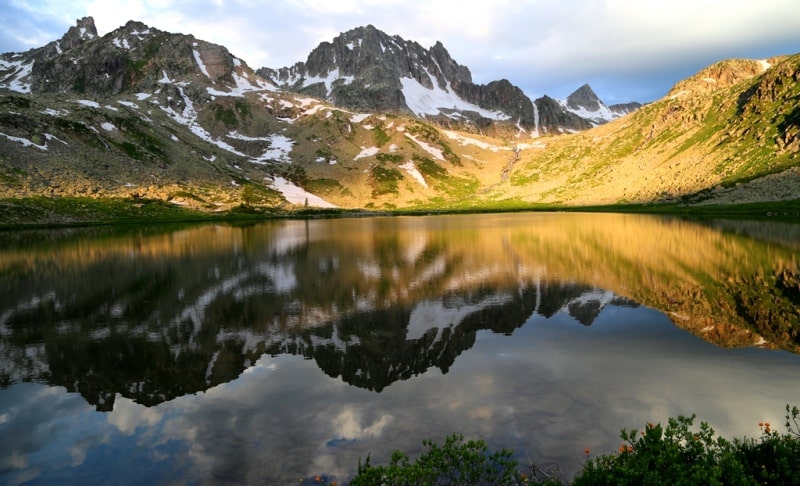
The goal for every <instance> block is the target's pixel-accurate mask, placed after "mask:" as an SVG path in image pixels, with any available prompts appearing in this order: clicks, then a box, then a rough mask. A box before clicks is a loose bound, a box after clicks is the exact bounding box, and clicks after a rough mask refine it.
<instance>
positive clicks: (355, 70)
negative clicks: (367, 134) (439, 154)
mask: <svg viewBox="0 0 800 486" xmlns="http://www.w3.org/2000/svg"><path fill="white" fill-rule="evenodd" d="M257 72H258V73H259V74H260V75H261V76H263V77H265V78H267V79H270V80H271V81H273V82H274V83H276V84H278V85H280V86H282V87H284V88H285V89H289V90H293V91H298V92H302V93H307V94H311V95H314V96H319V97H321V98H324V99H326V100H328V101H330V102H332V103H334V104H336V105H339V106H344V107H347V108H351V109H356V110H388V111H397V112H406V113H412V114H416V115H419V113H418V112H416V111H415V110H414V107H413V100H411V99H410V98H409V97H410V96H411V93H410V92H411V91H412V89H411V88H406V89H404V88H405V87H406V86H409V82H410V81H413V82H415V83H416V84H410V86H418V87H419V88H421V89H425V90H430V91H431V92H432V93H431V95H430V96H431V98H433V99H434V102H436V100H435V98H436V97H437V96H439V97H441V96H445V97H446V95H449V97H450V98H460V100H461V101H463V102H465V103H466V104H474V105H476V108H481V109H485V110H489V111H494V112H501V113H502V114H504V115H505V118H507V119H512V120H514V121H515V122H519V123H520V124H521V125H522V126H524V127H531V128H532V127H535V119H536V117H535V115H534V108H533V105H532V103H531V101H530V99H529V98H528V97H527V96H525V94H524V93H523V92H522V90H521V89H519V88H518V87H516V86H514V85H512V84H511V83H510V82H509V81H507V80H505V79H504V80H500V81H493V82H491V83H488V84H486V85H478V84H475V83H473V82H472V74H471V73H470V71H469V69H468V68H467V67H466V66H462V65H460V64H458V63H457V62H456V61H455V60H453V58H452V57H451V56H450V54H449V53H448V52H447V49H445V47H444V45H442V43H441V42H437V43H436V44H434V45H433V47H431V48H430V49H425V48H423V47H422V46H421V45H419V44H418V43H416V42H414V41H406V40H404V39H402V38H401V37H399V36H389V35H387V34H385V33H383V32H381V31H379V30H378V29H376V28H375V27H373V26H371V25H368V26H366V27H359V28H356V29H353V30H350V31H348V32H345V33H343V34H341V35H340V36H338V37H336V38H335V39H334V40H333V42H323V43H321V44H320V45H319V46H318V47H317V48H316V49H314V50H313V51H312V52H311V54H309V56H308V59H307V60H306V62H299V63H297V64H295V65H294V66H291V67H285V68H281V69H269V68H261V69H259V70H258V71H257ZM419 88H418V89H419ZM434 93H435V94H434ZM448 101H449V100H448ZM457 101H458V100H456V102H457ZM445 103H446V102H443V103H442V106H440V107H432V108H439V109H440V111H439V113H440V114H444V115H445V116H450V117H462V118H463V117H464V116H466V117H467V118H471V119H473V121H475V120H477V119H478V118H485V114H484V115H477V116H476V113H469V112H470V109H469V107H458V108H456V109H453V106H452V103H451V106H447V105H446V104H445ZM410 105H411V106H410Z"/></svg>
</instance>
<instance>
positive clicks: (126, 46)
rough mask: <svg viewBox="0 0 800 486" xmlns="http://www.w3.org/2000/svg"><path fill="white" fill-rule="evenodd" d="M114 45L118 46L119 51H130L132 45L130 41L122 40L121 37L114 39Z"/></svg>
mask: <svg viewBox="0 0 800 486" xmlns="http://www.w3.org/2000/svg"><path fill="white" fill-rule="evenodd" d="M111 43H112V44H114V45H115V46H117V47H118V48H119V49H130V48H131V45H130V44H129V43H128V39H122V40H120V39H119V37H114V40H112V41H111Z"/></svg>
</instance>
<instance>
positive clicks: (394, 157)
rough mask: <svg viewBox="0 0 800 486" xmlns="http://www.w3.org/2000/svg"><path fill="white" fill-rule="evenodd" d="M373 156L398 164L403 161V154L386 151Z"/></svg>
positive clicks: (382, 160)
mask: <svg viewBox="0 0 800 486" xmlns="http://www.w3.org/2000/svg"><path fill="white" fill-rule="evenodd" d="M375 158H376V159H378V160H379V161H381V162H392V163H395V164H398V163H400V162H402V161H403V154H387V153H383V152H381V153H379V154H376V155H375Z"/></svg>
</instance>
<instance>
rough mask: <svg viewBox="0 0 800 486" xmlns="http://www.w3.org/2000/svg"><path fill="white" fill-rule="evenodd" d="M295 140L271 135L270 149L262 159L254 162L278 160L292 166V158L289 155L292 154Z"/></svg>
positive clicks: (259, 158) (263, 154)
mask: <svg viewBox="0 0 800 486" xmlns="http://www.w3.org/2000/svg"><path fill="white" fill-rule="evenodd" d="M293 146H294V140H292V139H291V138H289V137H286V136H284V135H278V134H275V135H271V136H270V137H269V148H268V149H267V150H265V151H264V153H262V154H261V156H260V157H258V158H257V159H254V160H253V162H256V163H264V162H266V161H268V160H278V161H281V162H286V163H289V164H291V163H292V158H291V157H290V156H289V154H290V153H291V152H292V148H293Z"/></svg>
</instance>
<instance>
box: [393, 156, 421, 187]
mask: <svg viewBox="0 0 800 486" xmlns="http://www.w3.org/2000/svg"><path fill="white" fill-rule="evenodd" d="M398 167H400V168H401V169H403V170H405V171H406V172H408V174H409V175H410V176H411V177H413V178H414V179H415V180H416V181H417V182H419V183H420V184H422V185H423V187H428V183H427V182H425V178H424V177H422V174H421V173H420V171H419V170H417V166H416V165H414V162H413V161H411V160H409V161H408V162H406V163H405V164H403V165H399V166H398Z"/></svg>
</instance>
